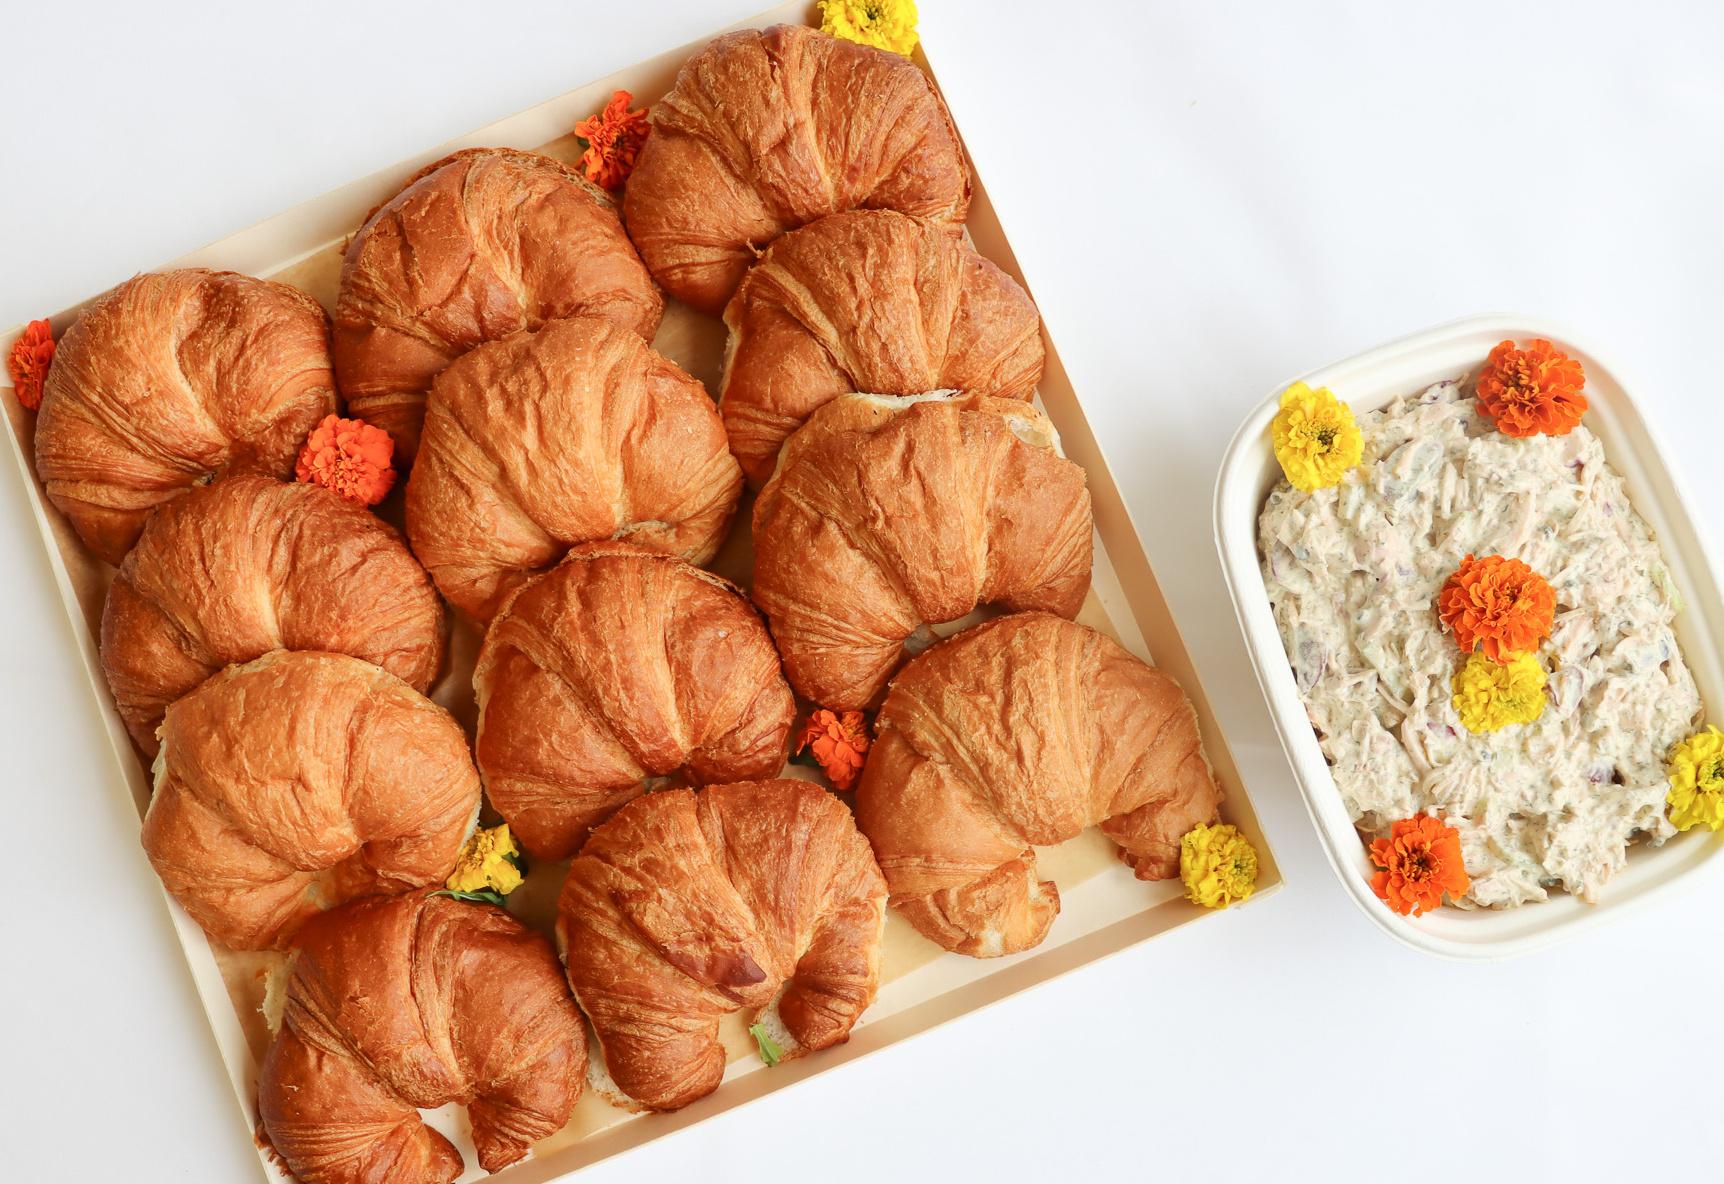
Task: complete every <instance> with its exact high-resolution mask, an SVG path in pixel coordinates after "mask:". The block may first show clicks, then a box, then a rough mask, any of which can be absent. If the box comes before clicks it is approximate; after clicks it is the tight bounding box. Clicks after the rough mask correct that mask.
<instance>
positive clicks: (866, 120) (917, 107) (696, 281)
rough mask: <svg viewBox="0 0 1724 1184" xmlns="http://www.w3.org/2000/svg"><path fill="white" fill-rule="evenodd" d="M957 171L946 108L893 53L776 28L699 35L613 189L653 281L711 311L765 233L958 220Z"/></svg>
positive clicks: (964, 203) (963, 207)
mask: <svg viewBox="0 0 1724 1184" xmlns="http://www.w3.org/2000/svg"><path fill="white" fill-rule="evenodd" d="M969 204H970V176H969V172H968V170H967V169H966V168H965V165H964V150H963V147H962V145H961V144H959V142H958V133H957V132H956V131H955V130H954V129H953V127H952V119H951V116H949V115H948V114H947V113H946V105H945V104H944V103H943V102H941V101H940V96H939V94H938V93H937V92H936V91H935V90H934V87H933V84H932V83H931V82H929V81H928V78H927V76H926V75H924V74H923V73H922V72H921V71H920V70H918V69H917V68H916V67H915V65H914V64H912V63H911V62H909V61H907V60H906V59H904V58H902V57H900V56H898V55H897V54H894V53H888V52H886V51H885V50H880V49H874V48H872V47H871V46H865V45H857V44H855V43H854V42H851V41H843V40H840V39H838V38H836V37H831V36H828V35H827V34H825V33H821V32H817V31H816V30H813V29H808V28H803V27H801V26H795V25H777V26H775V27H773V28H770V29H765V30H760V29H747V30H744V31H742V32H738V33H730V34H727V35H726V36H723V37H720V38H718V39H717V40H716V41H713V42H712V43H711V44H709V45H708V46H707V47H706V48H705V49H703V50H701V51H700V52H699V53H697V54H696V55H695V56H694V57H692V58H690V59H689V60H688V62H687V63H685V64H684V65H683V67H682V70H681V71H680V72H679V73H678V74H677V76H676V86H675V87H674V88H673V89H672V90H671V92H670V93H669V94H668V95H666V96H665V97H664V98H663V99H661V100H659V102H658V103H657V104H656V105H655V106H654V107H653V109H652V135H651V136H649V137H648V138H647V141H646V143H645V144H643V145H642V146H641V151H640V158H639V160H638V162H637V163H636V165H635V170H634V173H633V174H632V175H631V176H630V177H629V182H628V189H627V192H626V194H625V196H624V198H623V217H624V220H625V221H626V222H627V223H628V228H629V234H630V236H631V237H632V238H633V239H634V241H635V245H636V246H637V247H639V248H640V252H641V258H642V259H644V260H646V265H647V267H648V268H650V269H651V270H652V274H653V276H654V278H655V279H657V280H658V282H659V283H661V284H663V285H664V287H665V290H666V291H668V292H669V293H670V294H671V295H673V296H675V297H677V298H678V299H680V300H683V301H686V302H687V303H689V304H691V305H693V306H694V307H695V308H696V309H699V310H700V311H701V312H705V313H709V314H711V315H713V316H717V315H718V314H719V312H721V311H722V310H723V308H724V303H725V301H727V300H728V299H730V294H731V293H732V292H734V291H735V290H736V285H737V283H738V282H739V281H740V280H741V279H742V275H743V272H745V271H746V270H748V266H749V264H751V263H753V262H754V258H755V255H756V254H757V253H758V252H759V251H760V249H761V248H764V247H765V246H766V244H767V243H769V242H771V241H772V240H773V239H774V238H776V237H777V236H778V235H780V234H783V233H784V232H785V231H786V230H792V229H794V228H795V227H798V226H801V225H803V224H804V223H808V222H812V221H814V220H815V219H816V218H821V217H824V216H825V215H827V214H836V213H839V212H841V211H844V210H853V209H859V208H867V209H887V210H898V211H900V212H902V213H905V214H915V215H917V216H919V217H925V218H935V219H940V220H943V221H957V222H961V221H963V219H964V215H965V214H966V213H967V212H968V210H969Z"/></svg>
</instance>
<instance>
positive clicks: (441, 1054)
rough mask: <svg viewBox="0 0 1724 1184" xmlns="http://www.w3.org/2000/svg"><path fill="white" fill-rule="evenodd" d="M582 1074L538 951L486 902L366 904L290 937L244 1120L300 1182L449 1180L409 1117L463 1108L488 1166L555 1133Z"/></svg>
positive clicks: (575, 1024)
mask: <svg viewBox="0 0 1724 1184" xmlns="http://www.w3.org/2000/svg"><path fill="white" fill-rule="evenodd" d="M586 1070H587V1040H586V1032H585V1030H584V1029H583V1028H582V1025H581V1017H580V1013H579V1012H578V1011H576V1010H575V1003H574V1000H572V999H570V998H569V990H568V986H567V985H566V984H565V983H564V982H563V976H562V968H561V967H559V966H558V965H557V956H556V954H555V953H554V952H553V951H552V949H551V943H550V942H549V941H547V940H546V939H545V938H544V937H542V936H540V935H539V934H537V933H534V932H532V931H531V930H529V929H527V928H526V927H525V926H523V925H522V924H521V923H520V922H518V921H516V920H515V919H514V918H513V917H511V916H509V914H508V913H506V912H504V911H503V910H502V909H499V908H493V907H492V906H490V905H483V904H469V903H464V902H461V901H456V900H451V899H449V898H448V897H440V896H434V897H425V896H422V895H415V896H410V897H395V898H391V899H378V898H373V899H370V900H362V901H356V902H355V903H353V904H350V905H347V906H345V907H344V908H340V909H337V910H335V911H334V912H331V913H328V914H325V915H324V916H322V917H319V918H318V919H317V920H315V921H313V922H312V923H311V924H309V925H307V926H306V927H305V928H304V929H303V930H302V931H301V933H300V940H299V950H298V953H297V956H296V958H295V960H294V963H293V969H292V972H291V976H290V977H289V978H288V980H287V989H286V998H285V1006H284V1009H283V1012H282V1025H281V1029H280V1031H279V1032H278V1033H277V1034H276V1037H275V1041H274V1043H272V1044H271V1045H270V1046H269V1052H268V1053H267V1054H266V1055H265V1056H264V1060H263V1067H262V1069H261V1070H260V1071H259V1073H258V1083H257V1094H258V1109H259V1110H260V1112H261V1114H262V1118H263V1129H264V1133H265V1134H266V1135H267V1136H268V1138H269V1142H270V1145H271V1146H273V1147H274V1149H275V1151H276V1153H277V1154H278V1155H280V1156H281V1158H282V1159H284V1160H285V1161H286V1162H287V1166H288V1167H289V1168H290V1169H291V1170H292V1171H293V1174H294V1175H295V1176H296V1177H297V1178H298V1179H299V1180H300V1181H302V1184H451V1182H452V1181H454V1180H455V1179H456V1177H458V1176H460V1175H461V1174H462V1169H463V1166H464V1165H463V1164H462V1162H461V1156H460V1155H459V1153H457V1152H456V1150H455V1148H454V1147H453V1146H452V1145H451V1144H450V1142H449V1140H447V1139H445V1138H444V1137H443V1136H442V1135H441V1134H439V1133H438V1132H436V1131H434V1130H432V1129H431V1128H430V1127H428V1126H426V1125H425V1123H424V1122H423V1121H421V1119H420V1117H419V1111H420V1110H422V1109H431V1108H434V1107H438V1106H442V1105H444V1104H446V1103H448V1102H459V1103H461V1104H462V1105H463V1106H465V1107H466V1108H467V1118H468V1121H469V1123H470V1124H471V1127H472V1133H473V1144H474V1146H475V1147H476V1148H477V1149H478V1152H479V1166H480V1167H482V1168H484V1169H485V1171H487V1172H496V1171H501V1170H502V1169H503V1168H505V1167H508V1166H509V1165H510V1164H512V1163H514V1162H516V1161H517V1160H519V1159H520V1158H521V1157H522V1156H524V1155H526V1154H527V1151H528V1149H529V1148H530V1147H531V1146H532V1145H533V1144H534V1143H535V1142H537V1141H538V1140H540V1139H543V1138H545V1137H546V1136H548V1135H551V1134H554V1133H556V1132H557V1131H559V1130H561V1129H562V1128H563V1126H564V1125H565V1124H566V1123H567V1122H568V1120H569V1115H570V1113H571V1112H572V1111H573V1110H574V1107H575V1103H576V1102H577V1101H578V1100H579V1099H580V1095H581V1090H582V1087H583V1086H584V1084H585V1081H586Z"/></svg>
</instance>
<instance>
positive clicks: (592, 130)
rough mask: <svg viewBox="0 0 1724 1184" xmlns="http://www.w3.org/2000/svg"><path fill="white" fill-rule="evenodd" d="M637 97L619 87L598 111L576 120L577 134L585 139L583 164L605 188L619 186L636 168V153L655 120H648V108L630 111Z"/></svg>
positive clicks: (588, 172) (637, 153)
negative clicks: (585, 147) (651, 121)
mask: <svg viewBox="0 0 1724 1184" xmlns="http://www.w3.org/2000/svg"><path fill="white" fill-rule="evenodd" d="M634 99H635V97H634V96H633V95H631V94H630V93H629V92H628V91H626V90H619V91H617V92H616V93H615V94H613V95H612V96H611V101H610V102H608V103H606V104H605V109H604V110H603V111H600V112H599V113H598V114H597V115H594V116H591V117H590V118H587V119H583V120H581V121H580V122H579V123H577V124H575V135H577V136H579V137H580V138H581V139H582V140H583V141H585V142H586V146H587V150H586V151H585V152H583V153H581V168H582V169H583V170H585V172H586V174H587V180H589V181H591V182H593V183H594V184H595V185H598V186H599V187H600V188H603V189H618V188H621V187H622V183H623V182H624V181H626V180H628V177H629V174H630V173H632V172H634V171H635V157H637V156H639V155H640V150H641V145H642V144H644V143H646V138H647V135H648V133H650V132H651V131H652V124H651V123H649V122H647V113H646V109H645V108H644V107H643V108H642V109H641V110H639V111H630V110H629V104H630V103H632V102H634Z"/></svg>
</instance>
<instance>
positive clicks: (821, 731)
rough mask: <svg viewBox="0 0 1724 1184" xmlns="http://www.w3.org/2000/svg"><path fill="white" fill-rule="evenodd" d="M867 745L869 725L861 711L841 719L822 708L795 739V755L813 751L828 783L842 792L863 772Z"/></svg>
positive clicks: (849, 713)
mask: <svg viewBox="0 0 1724 1184" xmlns="http://www.w3.org/2000/svg"><path fill="white" fill-rule="evenodd" d="M868 744H869V740H868V725H867V724H866V723H865V722H863V719H862V713H861V712H860V711H846V712H844V713H843V714H842V715H840V714H839V713H838V712H835V711H828V710H826V708H824V707H822V708H819V709H818V710H816V711H815V712H814V714H812V715H810V716H809V717H808V723H807V724H805V725H804V726H803V728H802V733H801V735H799V736H798V737H797V738H796V751H797V752H798V753H800V752H802V751H804V750H805V749H811V750H812V751H813V753H814V759H815V760H817V761H819V762H820V771H821V772H823V773H825V774H826V779H827V780H828V781H830V782H832V784H833V785H835V786H837V787H838V788H839V789H849V788H850V787H851V786H852V785H855V784H856V778H857V776H858V775H859V774H860V773H861V772H862V762H863V760H864V759H865V754H866V753H867V751H868Z"/></svg>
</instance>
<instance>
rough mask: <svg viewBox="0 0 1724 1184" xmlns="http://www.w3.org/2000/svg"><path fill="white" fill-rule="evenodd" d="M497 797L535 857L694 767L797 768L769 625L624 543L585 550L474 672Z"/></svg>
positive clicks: (516, 617) (719, 773)
mask: <svg viewBox="0 0 1724 1184" xmlns="http://www.w3.org/2000/svg"><path fill="white" fill-rule="evenodd" d="M473 688H474V690H475V691H476V692H477V694H478V698H479V736H478V740H477V741H476V742H475V745H474V750H475V754H476V756H477V758H478V762H479V771H480V773H481V775H482V776H483V777H484V779H485V792H486V794H487V796H488V797H489V798H490V801H491V804H492V805H493V806H495V807H496V808H497V810H498V811H499V812H500V813H501V814H502V815H503V817H504V818H505V819H507V820H508V822H509V826H510V829H511V831H512V832H513V833H514V835H515V837H516V838H518V839H519V840H520V841H521V844H522V845H523V846H524V847H525V848H526V849H527V852H528V853H529V854H530V855H533V856H535V857H537V858H543V859H566V858H568V857H569V856H570V855H573V854H574V853H575V851H576V849H577V848H578V847H579V846H580V844H581V841H582V840H583V839H585V838H586V835H587V831H588V830H589V829H591V828H592V826H593V825H595V824H596V823H599V822H602V821H603V820H604V819H605V818H607V817H609V816H610V814H611V813H612V812H613V811H615V810H616V809H617V807H619V806H621V805H622V804H623V803H624V802H626V801H629V800H630V799H632V798H635V797H638V796H639V795H640V794H641V793H643V792H644V791H645V790H646V788H647V784H648V782H649V780H650V779H651V778H656V777H664V776H667V775H670V774H675V773H679V772H681V773H684V774H685V775H686V776H687V777H688V778H689V779H691V780H692V781H694V782H696V783H705V782H714V781H736V780H743V779H748V778H755V777H769V776H771V775H772V774H774V773H777V772H778V771H779V770H780V769H781V768H783V767H784V757H785V752H786V750H787V742H788V739H789V735H790V727H791V724H792V723H794V722H795V718H796V701H795V699H794V698H792V697H791V694H790V687H789V686H788V685H786V683H785V681H784V672H783V670H782V669H781V668H780V666H779V662H778V651H777V650H775V649H774V648H773V647H772V638H771V637H770V636H768V635H767V632H766V626H765V624H764V623H762V621H761V619H760V616H759V614H757V613H756V612H755V611H754V608H753V606H752V605H750V604H749V603H748V601H747V599H746V598H745V597H744V596H743V595H742V593H741V592H740V591H738V590H737V589H736V588H735V587H734V586H733V585H731V584H730V583H728V582H727V581H725V580H722V579H720V578H719V577H718V576H715V575H713V574H712V573H710V572H706V571H702V570H701V569H700V568H698V567H695V566H693V565H692V564H689V563H685V562H684V561H682V560H680V559H677V558H674V557H672V556H669V555H656V554H653V553H651V552H648V551H643V550H641V549H640V548H638V547H630V546H628V545H626V544H621V543H589V544H586V545H583V546H580V547H576V548H575V549H574V550H572V551H570V552H569V554H568V556H567V557H565V558H564V559H563V561H562V562H561V563H560V564H558V565H557V566H556V567H554V568H552V569H551V570H550V571H549V572H546V573H545V574H544V575H543V576H540V577H539V578H538V579H536V580H534V581H532V582H531V583H529V584H527V585H526V586H525V587H523V588H522V589H521V590H520V591H519V592H517V593H516V594H515V595H514V596H513V597H512V598H511V599H510V600H509V602H508V604H507V605H506V606H505V607H504V609H503V611H502V612H500V613H499V614H498V615H497V617H496V619H495V620H493V621H492V622H491V627H490V629H489V630H488V631H487V632H486V634H485V645H484V648H483V649H482V650H480V652H479V661H478V664H477V666H476V667H475V669H474V671H473Z"/></svg>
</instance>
